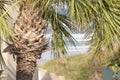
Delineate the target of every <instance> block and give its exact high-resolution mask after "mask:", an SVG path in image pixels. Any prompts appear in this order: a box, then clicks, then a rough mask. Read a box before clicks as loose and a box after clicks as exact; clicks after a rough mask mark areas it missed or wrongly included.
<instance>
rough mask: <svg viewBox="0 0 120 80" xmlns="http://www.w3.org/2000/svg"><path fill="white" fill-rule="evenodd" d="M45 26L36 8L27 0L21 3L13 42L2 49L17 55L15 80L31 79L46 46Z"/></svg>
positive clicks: (45, 22)
mask: <svg viewBox="0 0 120 80" xmlns="http://www.w3.org/2000/svg"><path fill="white" fill-rule="evenodd" d="M46 26H47V21H46V20H43V19H41V18H40V17H39V16H38V9H37V8H36V9H33V8H32V5H31V3H29V0H27V1H26V2H23V3H21V8H20V15H19V16H18V18H17V20H16V22H15V26H14V32H15V37H14V39H13V42H14V43H13V44H9V46H8V47H7V48H6V49H5V50H4V51H6V52H11V53H12V54H13V55H16V56H17V72H16V80H32V77H33V73H34V71H35V67H36V62H37V59H39V58H40V56H41V53H42V52H43V50H45V49H46V48H47V44H46V45H45V42H46V38H45V37H44V32H45V29H46Z"/></svg>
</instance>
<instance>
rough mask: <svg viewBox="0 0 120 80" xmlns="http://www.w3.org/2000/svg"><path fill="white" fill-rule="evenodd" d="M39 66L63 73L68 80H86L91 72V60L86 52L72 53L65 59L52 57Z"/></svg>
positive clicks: (58, 73)
mask: <svg viewBox="0 0 120 80" xmlns="http://www.w3.org/2000/svg"><path fill="white" fill-rule="evenodd" d="M40 67H42V68H44V69H47V70H48V71H49V72H54V73H56V74H57V75H64V76H65V77H66V79H68V80H69V79H70V80H87V78H88V77H89V76H90V75H92V72H93V67H92V62H91V60H90V55H89V56H88V54H80V55H74V56H70V57H67V58H66V59H64V58H60V59H54V60H51V61H48V62H47V63H46V64H45V65H43V66H40Z"/></svg>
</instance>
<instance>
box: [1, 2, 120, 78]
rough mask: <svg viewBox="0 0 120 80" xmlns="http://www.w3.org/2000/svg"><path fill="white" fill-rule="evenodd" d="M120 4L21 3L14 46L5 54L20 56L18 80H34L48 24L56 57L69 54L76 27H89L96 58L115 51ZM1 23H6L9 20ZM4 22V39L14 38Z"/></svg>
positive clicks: (18, 58) (44, 44)
mask: <svg viewBox="0 0 120 80" xmlns="http://www.w3.org/2000/svg"><path fill="white" fill-rule="evenodd" d="M3 2H4V1H3ZM119 3H120V1H118V0H99V1H98V0H94V1H93V0H44V1H43V0H36V1H35V0H23V1H22V0H20V1H19V5H20V15H19V16H18V19H17V20H16V22H15V24H14V28H13V32H14V35H13V37H12V40H11V38H9V39H10V40H11V41H12V42H13V44H9V43H8V44H9V46H8V47H7V48H6V49H5V50H4V51H8V52H11V53H12V54H13V55H16V56H17V72H16V73H17V76H16V78H17V80H32V76H33V73H34V70H35V67H36V60H37V59H38V58H40V56H41V54H42V52H43V51H44V50H46V49H47V47H48V45H47V39H46V38H45V36H44V32H45V30H46V29H47V25H48V24H51V28H52V50H53V51H54V55H55V56H56V57H60V56H61V55H65V54H66V53H67V51H66V49H67V47H66V43H65V41H70V42H73V43H74V42H75V40H74V38H73V37H72V36H71V34H70V33H69V32H68V30H72V31H75V30H76V28H75V27H76V26H74V25H80V26H82V25H84V24H90V25H89V26H88V29H89V30H88V34H89V33H92V34H93V36H92V39H91V47H92V49H91V50H92V51H94V53H95V54H98V53H100V52H101V51H108V50H111V49H112V51H115V50H114V48H113V47H114V46H116V45H119V44H116V45H114V44H115V43H117V42H118V43H120V33H119V31H120V27H119V25H120V22H119V21H120V14H119V12H120V10H119V8H120V6H119ZM3 8H4V7H3V6H2V8H1V10H3ZM62 9H63V10H65V12H64V13H63V12H62V11H63V10H62ZM0 19H3V21H4V22H5V19H6V18H4V17H3V16H2V17H0ZM4 22H2V23H1V24H4V25H0V30H1V29H3V30H5V32H6V33H5V35H4V34H2V36H6V35H7V36H11V35H10V33H8V32H9V31H8V28H9V27H8V25H6V24H7V23H6V22H5V23H4ZM1 26H7V28H5V27H1ZM6 29H7V30H6ZM0 32H2V31H0ZM6 38H7V39H8V37H6ZM109 52H110V51H109Z"/></svg>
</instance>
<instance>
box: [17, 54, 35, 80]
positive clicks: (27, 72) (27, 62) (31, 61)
mask: <svg viewBox="0 0 120 80" xmlns="http://www.w3.org/2000/svg"><path fill="white" fill-rule="evenodd" d="M36 62H37V57H36V55H35V53H26V54H18V55H17V72H16V74H17V75H16V80H32V78H33V74H34V71H35V67H36Z"/></svg>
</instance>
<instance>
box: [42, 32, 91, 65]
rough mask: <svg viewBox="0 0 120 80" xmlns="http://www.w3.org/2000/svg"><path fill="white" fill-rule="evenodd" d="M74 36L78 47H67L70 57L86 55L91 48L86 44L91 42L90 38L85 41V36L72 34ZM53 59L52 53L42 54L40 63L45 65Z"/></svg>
mask: <svg viewBox="0 0 120 80" xmlns="http://www.w3.org/2000/svg"><path fill="white" fill-rule="evenodd" d="M47 36H48V35H47ZM72 36H73V37H74V38H75V39H76V40H77V43H76V47H75V46H73V45H67V47H68V50H67V52H68V55H75V54H81V53H86V52H87V51H88V50H89V47H90V46H89V45H86V42H87V41H89V40H90V38H89V39H85V38H84V34H72ZM51 59H53V55H52V54H51V51H47V52H45V53H43V54H42V57H41V59H40V61H41V62H42V63H43V62H46V61H47V60H51Z"/></svg>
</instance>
